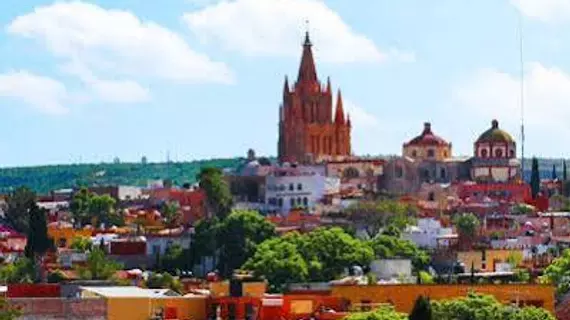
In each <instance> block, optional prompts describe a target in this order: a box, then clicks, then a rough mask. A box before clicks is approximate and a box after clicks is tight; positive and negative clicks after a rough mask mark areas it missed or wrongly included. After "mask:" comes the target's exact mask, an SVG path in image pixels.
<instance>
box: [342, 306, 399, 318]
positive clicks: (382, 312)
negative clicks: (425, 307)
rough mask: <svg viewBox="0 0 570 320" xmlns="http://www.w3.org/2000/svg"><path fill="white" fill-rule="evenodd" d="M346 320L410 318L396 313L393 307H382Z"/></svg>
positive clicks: (353, 314) (350, 316)
mask: <svg viewBox="0 0 570 320" xmlns="http://www.w3.org/2000/svg"><path fill="white" fill-rule="evenodd" d="M344 319H345V320H408V316H406V315H405V314H403V313H399V312H396V311H395V310H394V308H392V307H381V308H378V309H376V310H373V311H368V312H355V313H351V314H350V315H349V316H347V317H346V318H344Z"/></svg>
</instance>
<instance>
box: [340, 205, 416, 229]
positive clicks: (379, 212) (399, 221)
mask: <svg viewBox="0 0 570 320" xmlns="http://www.w3.org/2000/svg"><path fill="white" fill-rule="evenodd" d="M346 215H347V218H348V219H349V220H350V221H352V222H353V223H355V224H357V225H361V226H363V227H364V228H365V230H366V232H367V233H368V235H369V236H370V237H371V238H373V237H375V236H376V235H377V234H378V233H379V232H381V231H382V230H383V229H387V228H388V227H391V229H390V231H389V232H393V231H394V230H395V229H397V230H400V231H401V230H403V229H404V228H405V227H406V226H407V225H409V224H412V223H414V220H415V216H416V215H417V208H416V207H414V206H412V205H408V204H404V203H401V202H399V201H395V200H380V201H359V202H356V203H355V204H353V205H351V206H350V207H349V208H348V209H346Z"/></svg>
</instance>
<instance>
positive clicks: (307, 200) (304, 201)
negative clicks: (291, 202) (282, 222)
mask: <svg viewBox="0 0 570 320" xmlns="http://www.w3.org/2000/svg"><path fill="white" fill-rule="evenodd" d="M303 205H304V206H305V207H306V206H308V205H309V199H307V197H304V198H303Z"/></svg>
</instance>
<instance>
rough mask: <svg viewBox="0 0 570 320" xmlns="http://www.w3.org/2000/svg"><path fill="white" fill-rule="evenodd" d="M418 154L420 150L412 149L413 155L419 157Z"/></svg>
mask: <svg viewBox="0 0 570 320" xmlns="http://www.w3.org/2000/svg"><path fill="white" fill-rule="evenodd" d="M417 156H418V152H417V151H416V150H414V151H412V157H414V158H415V157H417Z"/></svg>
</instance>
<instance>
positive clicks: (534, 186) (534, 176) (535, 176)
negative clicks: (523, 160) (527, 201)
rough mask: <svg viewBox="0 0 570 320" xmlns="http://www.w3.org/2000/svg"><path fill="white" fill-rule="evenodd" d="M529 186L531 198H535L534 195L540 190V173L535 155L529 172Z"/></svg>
mask: <svg viewBox="0 0 570 320" xmlns="http://www.w3.org/2000/svg"><path fill="white" fill-rule="evenodd" d="M530 188H531V191H532V198H533V199H536V196H537V195H538V193H539V192H540V174H539V172H538V159H537V158H536V157H533V158H532V171H531V174H530Z"/></svg>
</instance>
